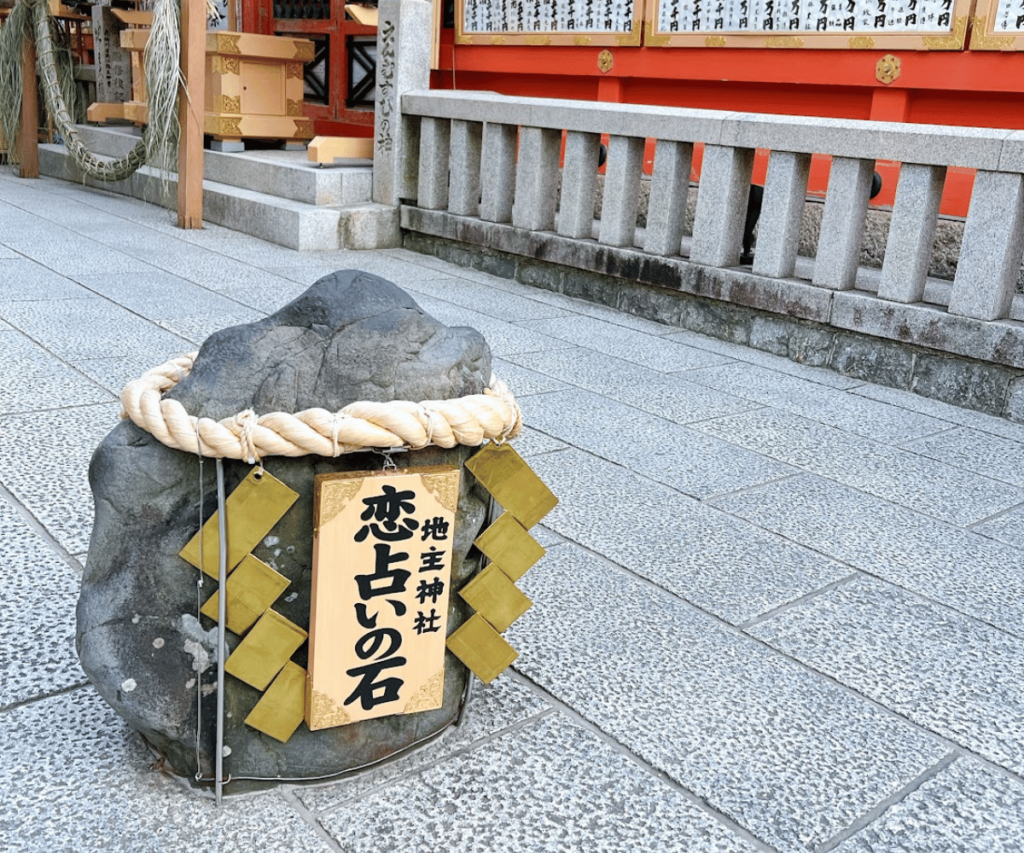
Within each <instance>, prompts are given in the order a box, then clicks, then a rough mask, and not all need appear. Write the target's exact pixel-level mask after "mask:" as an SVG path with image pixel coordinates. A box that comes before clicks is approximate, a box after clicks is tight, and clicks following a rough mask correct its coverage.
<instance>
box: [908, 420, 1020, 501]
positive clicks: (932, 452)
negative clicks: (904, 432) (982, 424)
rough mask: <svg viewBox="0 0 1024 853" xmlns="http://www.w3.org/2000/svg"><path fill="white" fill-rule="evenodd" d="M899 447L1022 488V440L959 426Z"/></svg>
mask: <svg viewBox="0 0 1024 853" xmlns="http://www.w3.org/2000/svg"><path fill="white" fill-rule="evenodd" d="M1022 438H1024V436H1022ZM903 446H904V447H905V448H906V449H907V450H910V451H912V452H914V453H919V454H921V455H922V456H927V457H928V458H929V459H936V460H938V461H939V462H943V463H945V464H947V465H952V466H954V467H956V468H963V469H964V470H965V471H976V472H977V473H979V474H984V475H985V476H986V477H990V478H991V479H993V480H1001V481H1002V482H1004V483H1010V484H1012V485H1014V486H1021V487H1024V441H1013V440H1011V439H1009V438H1003V437H1002V436H998V435H992V434H990V433H986V432H979V431H978V430H975V429H970V428H968V427H960V428H959V429H951V430H948V431H947V432H943V433H941V434H940V435H933V436H929V437H928V438H922V439H920V440H919V441H912V442H908V443H907V444H905V445H903Z"/></svg>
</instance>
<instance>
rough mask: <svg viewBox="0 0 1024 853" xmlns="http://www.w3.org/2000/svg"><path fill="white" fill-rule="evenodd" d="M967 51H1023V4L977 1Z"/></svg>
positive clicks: (1019, 0) (1008, 0)
mask: <svg viewBox="0 0 1024 853" xmlns="http://www.w3.org/2000/svg"><path fill="white" fill-rule="evenodd" d="M975 12H976V15H975V18H974V27H973V29H972V30H971V50H1024V0H978V6H977V8H976V10H975Z"/></svg>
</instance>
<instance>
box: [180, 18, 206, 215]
mask: <svg viewBox="0 0 1024 853" xmlns="http://www.w3.org/2000/svg"><path fill="white" fill-rule="evenodd" d="M181 73H182V74H183V75H184V77H185V83H186V85H187V86H188V92H189V93H190V94H191V98H192V99H191V101H190V100H189V98H188V97H187V96H186V93H185V91H184V90H182V92H181V97H180V98H179V103H178V121H179V122H180V124H181V137H180V141H179V143H178V226H179V227H180V228H202V227H203V112H204V110H205V107H204V104H205V101H206V7H205V4H204V0H182V3H181Z"/></svg>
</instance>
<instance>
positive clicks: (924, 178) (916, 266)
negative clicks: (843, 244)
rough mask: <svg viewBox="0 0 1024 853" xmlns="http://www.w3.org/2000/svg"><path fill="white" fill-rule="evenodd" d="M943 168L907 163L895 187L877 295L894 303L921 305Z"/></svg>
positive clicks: (936, 216) (942, 180)
mask: <svg viewBox="0 0 1024 853" xmlns="http://www.w3.org/2000/svg"><path fill="white" fill-rule="evenodd" d="M945 180H946V169H945V167H944V166H920V165H916V164H914V163H904V164H903V165H902V166H901V167H900V178H899V183H898V184H897V185H896V203H895V205H893V209H892V219H891V220H890V222H889V240H888V242H887V243H886V246H885V260H884V261H883V264H882V281H881V283H880V284H879V286H878V295H879V296H880V297H881V298H882V299H889V300H891V301H893V302H920V301H921V299H923V298H924V286H925V279H926V278H927V276H928V265H929V263H930V262H931V259H932V240H933V239H934V237H935V226H936V224H937V223H938V221H939V202H940V201H941V200H942V187H943V183H944V182H945Z"/></svg>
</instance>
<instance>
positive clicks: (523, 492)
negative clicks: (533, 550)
mask: <svg viewBox="0 0 1024 853" xmlns="http://www.w3.org/2000/svg"><path fill="white" fill-rule="evenodd" d="M466 467H467V468H468V469H469V471H470V472H471V473H472V474H473V476H474V477H476V478H477V479H478V480H479V481H480V484H481V485H482V486H483V487H484V488H485V489H487V491H488V492H490V493H491V494H492V495H493V496H494V499H495V500H496V501H497V502H498V503H500V504H501V506H502V508H503V509H504V510H505V512H510V513H512V515H513V516H514V517H515V518H516V520H517V521H518V522H519V523H520V524H521V525H522V526H523V527H524V528H525V529H527V530H529V529H530V528H531V527H533V525H535V524H536V523H537V522H538V521H540V520H541V519H542V518H543V517H544V516H545V515H547V514H548V513H549V512H550V511H551V510H552V509H554V508H555V504H557V503H558V498H556V497H555V496H554V495H553V494H552V493H551V489H549V488H548V487H547V486H545V485H544V482H543V481H542V480H541V479H540V477H538V476H537V475H536V474H535V473H534V472H533V469H532V468H531V467H530V466H529V465H527V464H526V462H525V461H524V460H523V457H521V456H520V455H519V454H518V453H516V451H515V450H513V449H512V447H511V446H509V445H508V444H502V445H497V444H489V445H487V447H485V448H484V449H483V450H481V451H479V452H478V453H476V455H474V456H473V457H472V458H471V459H470V460H469V461H468V462H467V463H466Z"/></svg>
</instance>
